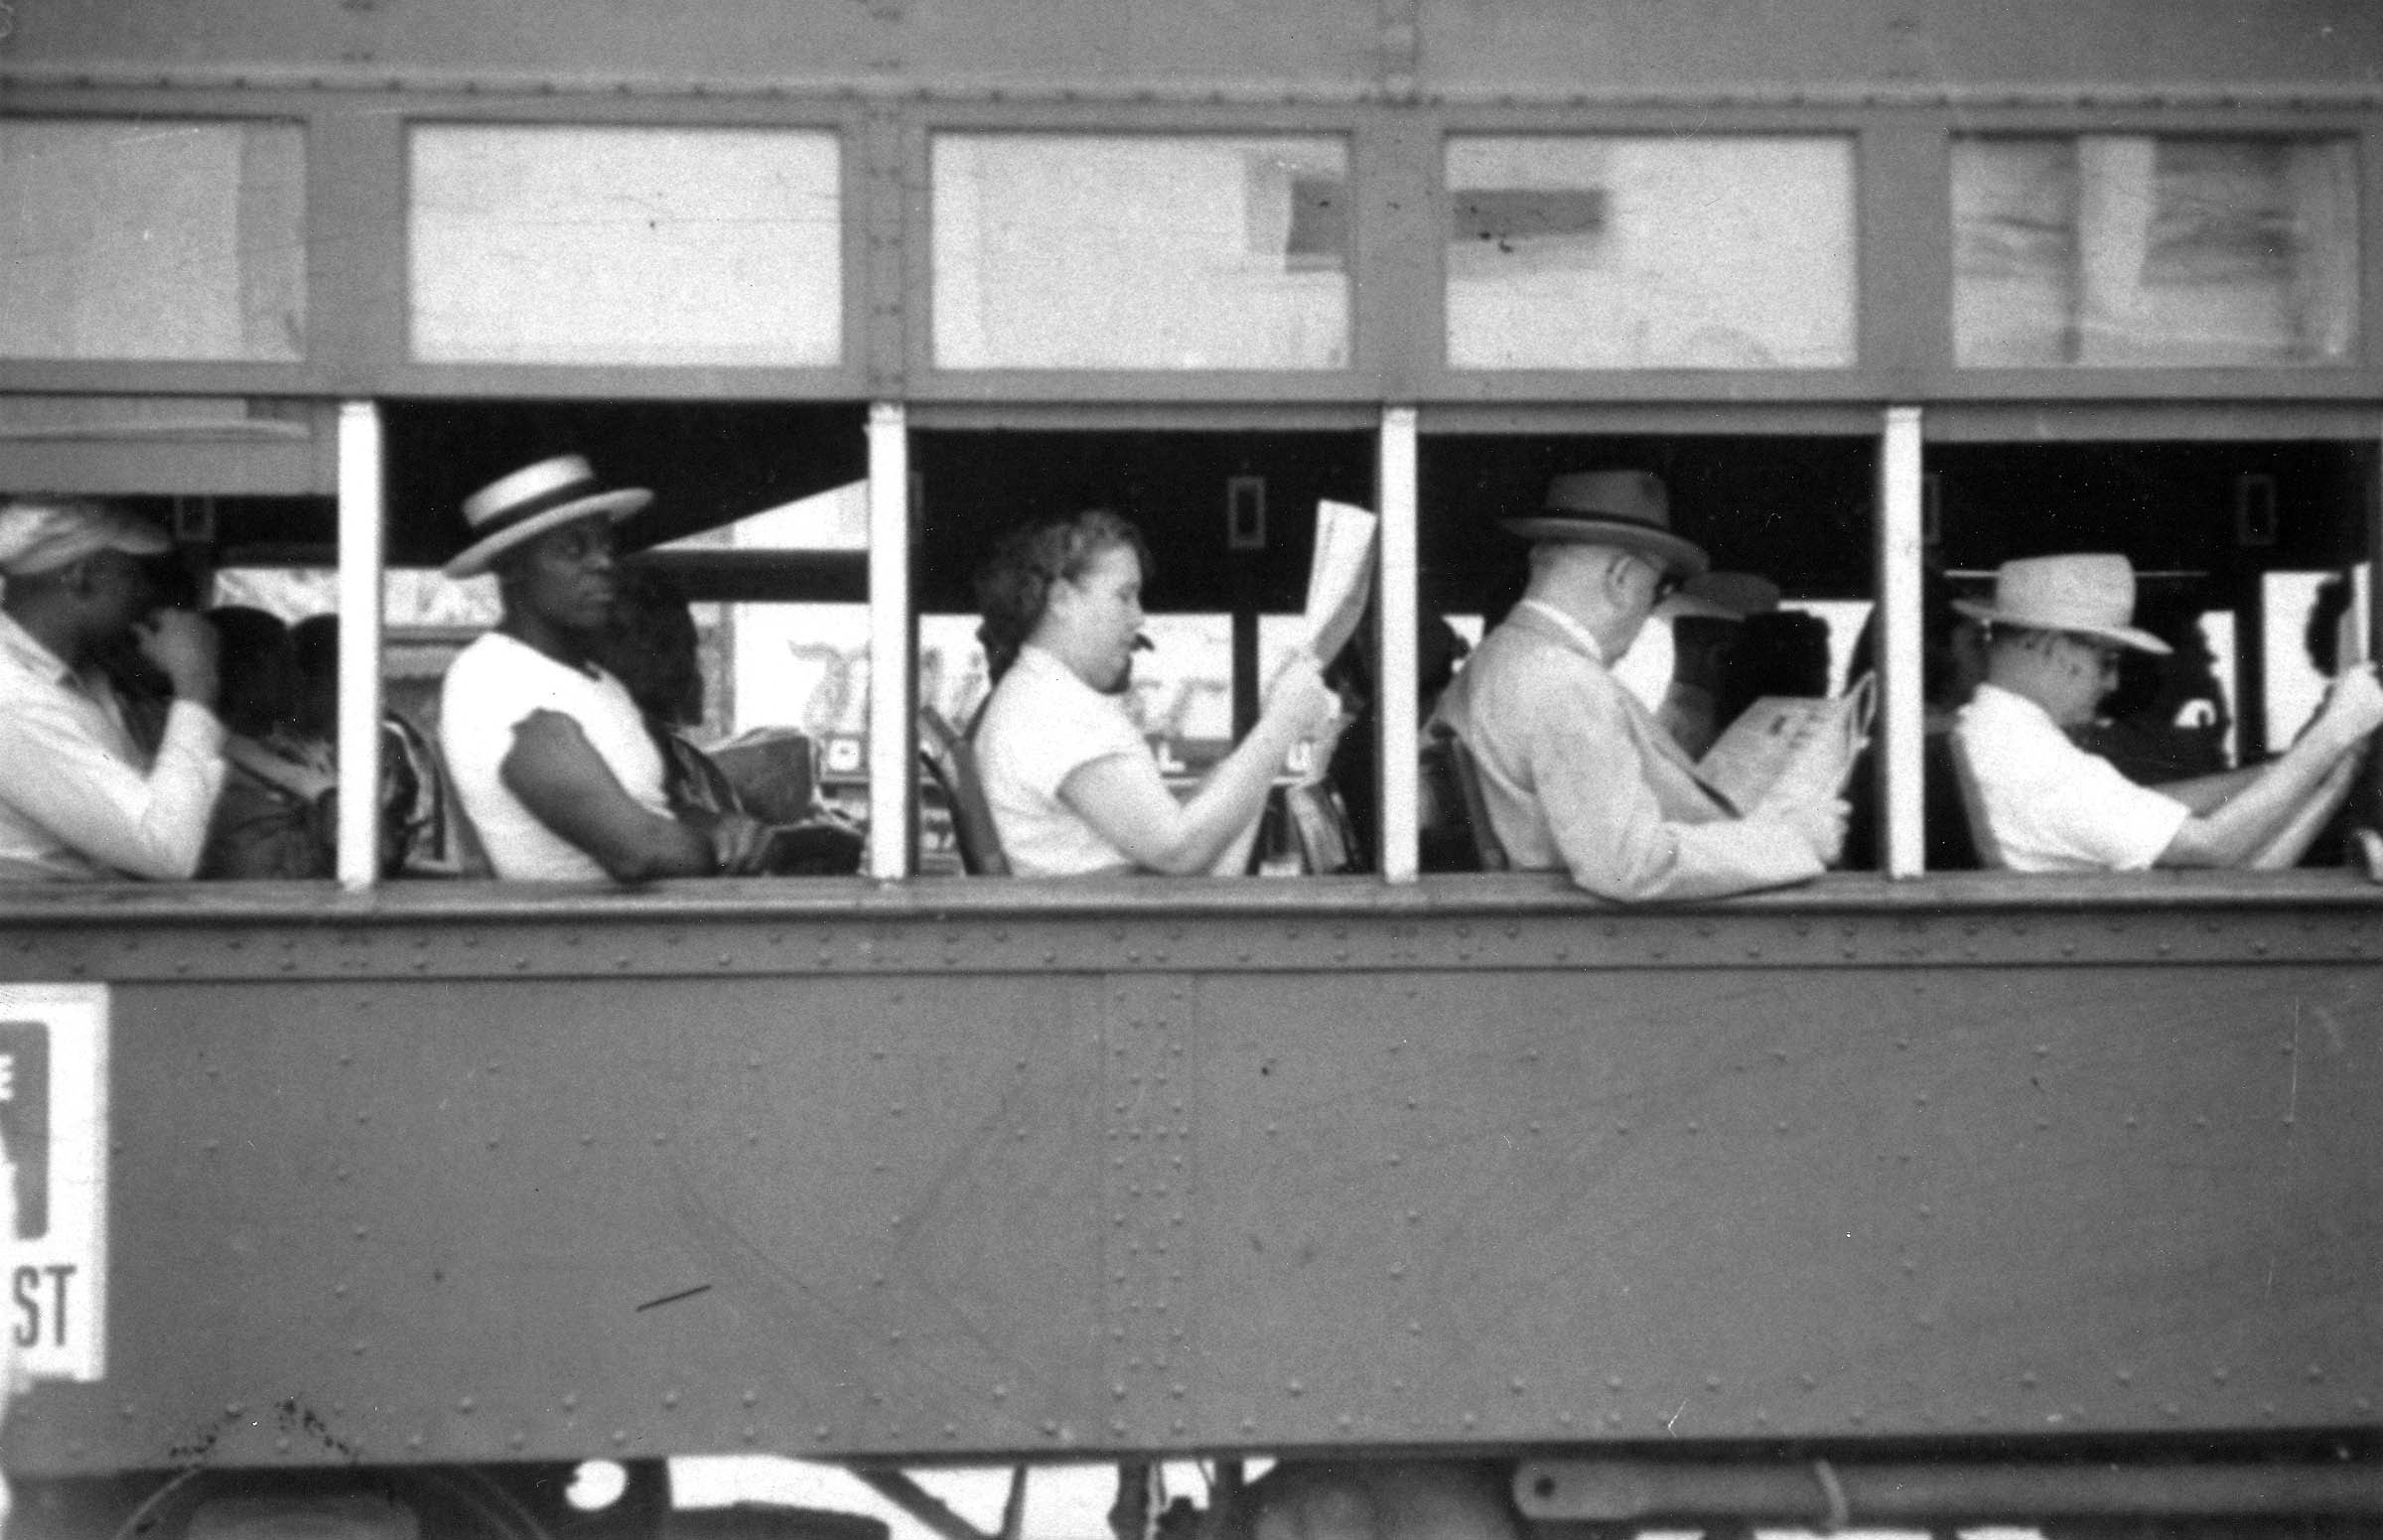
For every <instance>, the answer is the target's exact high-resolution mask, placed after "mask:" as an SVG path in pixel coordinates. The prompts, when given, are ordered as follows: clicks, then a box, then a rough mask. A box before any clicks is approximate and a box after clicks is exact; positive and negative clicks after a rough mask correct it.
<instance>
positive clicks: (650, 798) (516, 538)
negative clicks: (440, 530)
mask: <svg viewBox="0 0 2383 1540" xmlns="http://www.w3.org/2000/svg"><path fill="white" fill-rule="evenodd" d="M650 500H652V493H650V492H647V491H645V490H641V489H632V490H611V491H608V490H604V489H603V488H601V487H600V486H599V485H598V483H597V481H596V476H595V473H594V472H593V471H591V470H590V469H589V467H588V463H587V462H586V461H585V460H583V459H581V458H580V457H578V456H576V455H566V456H562V457H560V458H557V459H553V460H544V461H540V462H539V463H537V464H536V465H533V466H530V467H528V468H526V469H524V470H521V471H516V472H514V473H513V474H512V475H510V476H507V477H505V478H503V479H502V480H500V481H496V482H493V483H491V484H490V485H489V486H487V487H484V488H482V489H481V490H479V491H477V492H475V493H473V494H472V496H471V497H469V498H467V499H466V500H465V503H464V517H465V520H466V522H467V523H468V524H469V525H470V526H471V529H472V532H473V535H474V537H475V538H474V540H473V543H472V544H471V545H470V546H469V547H467V548H466V549H465V550H464V551H463V553H462V554H461V555H459V556H457V557H456V558H455V559H454V560H453V561H451V562H449V563H448V564H447V568H446V572H447V575H448V576H449V577H451V578H463V577H472V576H475V575H477V574H480V573H483V572H490V571H493V572H494V573H495V576H496V582H497V588H498V590H499V592H500V593H501V595H502V598H503V605H504V616H503V619H502V620H500V621H499V622H498V623H497V626H496V629H495V630H491V631H490V632H488V633H487V634H486V635H484V636H482V637H481V638H480V639H479V640H477V641H475V642H473V643H472V644H471V645H470V646H469V647H466V648H465V649H464V650H463V652H462V653H460V654H459V655H458V656H457V657H456V660H455V661H454V663H453V664H451V665H449V667H448V670H447V679H446V683H445V687H444V689H443V690H442V692H441V695H440V709H439V737H440V741H441V744H442V746H443V747H444V749H445V751H446V758H447V766H448V769H449V770H451V771H452V772H453V773H454V776H455V784H456V789H457V791H458V792H459V793H460V795H461V797H462V800H463V804H464V809H465V811H466V812H467V813H468V814H469V815H470V817H471V819H472V822H473V825H474V827H475V828H476V829H477V830H478V831H479V834H480V839H481V842H482V844H483V845H484V846H485V847H486V849H487V851H488V856H489V862H490V865H491V867H492V868H493V869H494V871H495V873H496V875H497V876H498V877H503V878H515V879H525V880H529V881H536V882H574V881H594V880H597V879H601V878H605V877H610V878H612V879H614V880H615V881H617V882H625V883H630V882H644V881H648V880H650V879H654V878H661V877H700V876H708V875H710V874H712V873H715V872H719V871H722V870H724V869H725V870H730V871H734V870H737V869H739V868H740V867H741V866H743V865H745V864H746V863H748V862H749V861H750V860H751V859H752V847H753V845H754V843H755V842H756V841H758V840H759V839H760V838H761V834H762V826H761V825H760V824H759V823H757V822H756V821H755V820H753V819H752V818H750V817H747V816H745V815H744V814H741V813H735V812H726V813H722V814H720V815H718V816H717V817H714V818H696V817H692V816H678V815H674V814H673V813H672V811H671V808H670V803H669V798H668V795H667V794H666V792H665V789H664V784H665V782H664V774H663V765H662V757H661V755H660V753H659V752H658V751H657V750H656V749H655V748H654V746H653V740H652V738H651V737H650V736H648V735H647V733H646V731H645V720H644V717H643V715H642V714H641V713H640V712H639V711H638V710H637V707H636V703H635V702H634V701H632V700H631V698H630V695H629V691H628V690H627V689H626V688H624V687H623V685H622V683H621V681H620V680H619V679H616V678H614V677H613V676H612V675H611V674H609V673H607V672H606V671H605V670H604V669H603V668H602V667H600V666H599V665H598V664H597V663H596V661H595V653H596V648H597V646H598V644H599V643H600V641H601V639H602V637H603V633H604V630H605V627H606V625H607V624H608V623H609V622H610V620H611V618H612V607H613V599H614V592H615V586H614V575H613V530H612V526H613V524H614V523H615V522H616V521H618V520H620V519H623V518H626V517H628V516H629V515H630V514H631V513H632V512H634V511H636V510H637V509H638V508H641V507H643V506H644V505H645V504H646V503H647V502H648V501H650Z"/></svg>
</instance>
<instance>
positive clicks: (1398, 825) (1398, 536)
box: [1374, 406, 1423, 883]
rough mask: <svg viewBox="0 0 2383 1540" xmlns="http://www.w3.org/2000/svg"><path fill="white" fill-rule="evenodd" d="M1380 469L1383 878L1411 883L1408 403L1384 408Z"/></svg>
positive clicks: (1412, 481)
mask: <svg viewBox="0 0 2383 1540" xmlns="http://www.w3.org/2000/svg"><path fill="white" fill-rule="evenodd" d="M1379 454H1380V457H1381V459H1380V471H1379V476H1378V485H1379V487H1380V494H1381V502H1382V506H1381V518H1382V526H1381V539H1382V549H1381V563H1380V569H1381V579H1380V585H1381V586H1380V588H1379V590H1378V591H1377V593H1378V597H1377V600H1376V603H1378V604H1379V606H1380V607H1381V625H1382V650H1381V667H1380V669H1379V670H1378V673H1379V675H1380V677H1378V678H1377V679H1375V681H1374V697H1375V699H1376V701H1377V702H1378V703H1379V704H1378V706H1377V708H1376V719H1377V720H1376V725H1377V727H1378V728H1379V730H1380V732H1381V735H1382V737H1381V744H1380V750H1381V753H1380V755H1379V765H1380V768H1381V777H1382V787H1381V790H1382V800H1381V809H1382V816H1381V820H1380V822H1381V841H1382V853H1381V862H1382V880H1383V881H1384V882H1391V883H1411V882H1413V881H1415V875H1416V870H1417V867H1418V864H1419V863H1418V859H1417V850H1418V845H1419V839H1418V834H1417V824H1418V822H1419V820H1420V818H1421V806H1422V802H1421V798H1420V796H1419V794H1418V785H1417V773H1416V761H1415V745H1416V743H1417V740H1418V737H1419V734H1420V731H1421V728H1422V725H1423V724H1422V722H1421V721H1420V720H1419V717H1420V715H1421V711H1420V707H1419V704H1418V702H1417V700H1416V698H1415V692H1416V683H1415V672H1416V668H1417V666H1418V665H1417V658H1416V647H1415V628H1416V616H1415V607H1416V602H1417V595H1416V589H1417V587H1418V582H1417V565H1416V520H1417V516H1418V513H1417V510H1418V507H1419V504H1420V492H1419V488H1418V476H1417V455H1416V413H1415V408H1414V407H1412V406H1391V407H1385V408H1383V410H1382V430H1381V443H1380V445H1379Z"/></svg>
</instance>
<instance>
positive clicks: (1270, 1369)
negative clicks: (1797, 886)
mask: <svg viewBox="0 0 2383 1540" xmlns="http://www.w3.org/2000/svg"><path fill="white" fill-rule="evenodd" d="M1918 886H1919V887H1921V888H1923V889H1932V892H1923V893H1921V894H1919V895H1918V896H1916V897H1915V896H1913V895H1912V894H1909V893H1906V892H1903V891H1901V890H1898V889H1891V888H1888V887H1886V886H1884V885H1878V884H1863V885H1845V886H1838V885H1824V886H1823V887H1822V888H1820V889H1816V890H1814V891H1812V892H1808V893H1805V894H1803V895H1800V896H1795V897H1792V898H1779V899H1767V900H1760V901H1752V902H1749V903H1744V904H1739V905H1732V906H1720V907H1711V908H1707V909H1703V910H1679V911H1669V912H1646V911H1639V912H1623V911H1618V910H1611V909H1606V908H1603V907H1599V906H1595V905H1593V904H1590V903H1589V902H1587V901H1585V900H1582V899H1580V898H1578V897H1577V896H1568V895H1566V894H1564V893H1563V892H1562V891H1561V889H1560V888H1557V887H1555V886H1553V885H1543V884H1537V883H1534V882H1529V881H1524V880H1519V879H1517V880H1512V881H1507V882H1485V883H1478V884H1473V883H1458V884H1450V885H1439V884H1430V883H1427V884H1423V885H1419V887H1418V888H1417V889H1416V890H1414V891H1410V892H1400V891H1394V890H1388V889H1381V888H1375V887H1372V886H1370V885H1348V886H1345V887H1342V886H1334V885H1329V884H1319V885H1315V886H1313V887H1310V886H1308V885H1280V884H1248V885H1231V884H1227V885H1215V886H1212V887H1203V886H1197V885H1175V884H1156V883H1153V884H1146V885H1141V886H1139V887H1135V886H1133V885H1117V886H1115V887H1110V888H1103V887H1101V886H1100V885H1091V886H1090V887H1089V888H1087V889H1086V890H1083V891H1075V892H1067V893H1060V892H1057V891H1055V890H1051V889H1044V888H1038V887H1037V886H1036V885H1031V884H982V883H980V884H975V885H956V884H955V885H946V886H943V887H936V886H934V885H928V884H912V885H903V886H900V887H895V888H888V889H882V890H881V889H876V888H873V887H871V886H870V885H865V884H856V885H852V886H850V887H845V886H843V885H835V884H825V885H818V886H816V887H813V886H812V885H787V887H789V888H793V889H797V890H799V891H798V892H796V893H793V894H791V895H789V894H788V893H787V892H786V891H785V889H782V888H781V889H780V890H778V891H776V892H770V891H767V890H764V889H762V888H759V887H757V888H756V889H754V890H750V891H745V892H736V891H733V889H732V885H718V886H716V887H713V888H708V889H702V890H694V889H689V890H675V889H674V890H669V891H666V892H663V893H659V894H655V895H651V896H643V897H636V896H629V897H607V898H604V899H595V898H591V897H588V896H572V895H560V894H554V895H532V894H525V893H512V894H507V893H503V892H499V891H486V892H481V893H469V892H466V891H464V890H462V889H461V888H458V889H456V890H452V891H442V892H441V893H439V894H436V895H428V896H414V895H410V894H409V895H399V896H394V897H389V896H384V897H382V898H380V899H377V900H374V901H372V902H370V903H363V904H357V903H350V902H349V901H347V900H345V899H333V898H329V897H328V896H321V897H319V898H318V900H317V902H314V903H313V904H311V905H306V906H301V905H297V904H292V903H288V902H285V901H283V900H279V899H272V898H269V897H267V896H264V895H262V894H256V895H251V896H249V897H247V898H246V899H244V900H238V901H234V900H230V899H218V900H217V902H218V903H220V904H222V905H225V906H228V907H227V908H210V907H208V906H207V905H205V904H201V903H199V902H197V901H196V900H195V899H194V898H193V897H192V896H190V895H188V894H181V893H169V892H163V891H161V892H158V893H155V894H148V893H144V894H129V893H126V894H116V895H110V896H105V897H103V898H97V899H88V900H82V901H70V900H65V899H59V898H55V897H50V896H44V897H41V898H28V899H26V900H23V901H21V902H16V903H13V904H12V905H11V906H10V913H9V916H8V918H9V923H8V925H7V928H6V930H5V933H4V939H0V974H4V975H5V976H7V977H10V978H22V979H38V978H52V979H66V978H70V977H78V978H98V979H105V980H107V981H109V982H111V983H112V984H113V985H114V988H115V999H116V1013H115V1020H116V1029H115V1031H116V1040H115V1043H114V1045H113V1052H112V1054H111V1061H112V1064H113V1070H112V1075H113V1084H112V1086H111V1093H112V1095H111V1099H112V1101H113V1104H114V1105H115V1106H116V1107H117V1108H118V1109H119V1111H118V1116H117V1125H116V1128H115V1130H114V1144H113V1149H112V1155H111V1160H112V1163H113V1181H112V1183H111V1191H112V1194H113V1199H112V1200H113V1203H114V1209H113V1213H112V1223H111V1243H112V1244H111V1249H112V1258H113V1260H112V1279H113V1287H114V1289H115V1295H114V1297H113V1299H112V1300H111V1312H110V1316H111V1320H112V1322H113V1323H114V1331H113V1340H112V1341H111V1342H110V1344H109V1359H110V1363H111V1376H112V1377H111V1380H110V1382H109V1383H108V1384H106V1385H104V1386H96V1387H66V1386H44V1387H42V1388H40V1389H39V1390H37V1392H36V1393H35V1394H34V1396H33V1397H32V1399H31V1400H30V1401H29V1402H28V1403H27V1406H26V1409H25V1414H24V1415H22V1416H20V1417H18V1418H15V1419H13V1420H12V1422H11V1424H10V1426H9V1429H8V1441H9V1442H8V1449H9V1455H10V1461H11V1465H12V1467H13V1468H15V1469H18V1470H27V1471H32V1470H42V1471H60V1470H100V1469H108V1468H117V1467H124V1466H134V1465H155V1464H160V1463H165V1464H172V1463H175V1462H177V1461H182V1460H202V1461H208V1462H214V1463H220V1464H234V1465H274V1464H323V1463H337V1462H345V1461H349V1460H364V1461H367V1462H377V1461H384V1460H385V1461H398V1462H404V1461H423V1462H453V1461H483V1460H503V1459H513V1458H520V1459H533V1458H534V1459H565V1458H573V1457H578V1456H587V1455H605V1454H619V1455H626V1456H651V1455H659V1454H668V1453H682V1452H684V1453H692V1452H736V1451H740V1450H758V1451H781V1452H786V1453H793V1454H809V1455H817V1456H822V1457H829V1458H840V1459H850V1458H881V1457H890V1456H900V1457H902V1458H905V1459H913V1460H915V1459H925V1460H933V1459H941V1458H952V1459H958V1458H965V1457H970V1456H977V1457H982V1456H986V1455H1000V1456H1008V1455H1019V1456H1025V1457H1030V1458H1040V1457H1072V1458H1083V1457H1092V1456H1098V1455H1101V1454H1105V1453H1109V1452H1113V1451H1117V1450H1132V1451H1201V1450H1219V1449H1234V1448H1252V1449H1282V1448H1297V1447H1340V1446H1346V1445H1352V1444H1355V1445H1364V1446H1370V1447H1389V1446H1402V1447H1427V1446H1428V1447H1440V1446H1445V1445H1451V1444H1457V1445H1463V1444H1474V1445H1479V1446H1482V1447H1490V1448H1501V1449H1503V1448H1513V1447H1516V1446H1522V1445H1529V1446H1532V1447H1546V1446H1549V1445H1564V1444H1573V1443H1578V1444H1582V1445H1592V1446H1603V1445H1607V1444H1611V1443H1614V1442H1630V1441H1637V1440H1645V1439H1663V1440H1667V1441H1670V1440H1699V1441H1708V1442H1712V1443H1715V1444H1719V1445H1731V1446H1735V1445H1738V1444H1741V1443H1743V1442H1745V1441H1748V1440H1767V1439H1794V1440H1797V1441H1807V1442H1816V1443H1834V1442H1837V1441H1855V1442H1861V1441H1866V1440H1888V1441H1894V1442H1897V1443H1898V1444H1901V1445H1907V1444H1909V1443H1910V1441H1915V1440H1916V1441H1957V1440H1961V1439H1968V1438H1980V1437H1989V1438H1993V1439H1997V1440H2008V1439H2011V1438H2017V1437H2027V1438H2038V1437H2050V1438H2062V1437H2079V1438H2096V1437H2128V1438H2141V1437H2145V1436H2159V1435H2163V1434H2170V1435H2173V1436H2175V1437H2177V1438H2179V1439H2195V1438H2197V1439H2205V1438H2207V1437H2210V1436H2212V1435H2216V1434H2225V1435H2232V1434H2236V1433H2248V1434H2253V1435H2257V1434H2261V1433H2268V1432H2272V1433H2275V1434H2279V1435H2281V1434H2287V1433H2293V1432H2296V1431H2300V1430H2307V1429H2311V1428H2345V1427H2371V1426H2373V1423H2374V1406H2375V1401H2376V1398H2377V1396H2378V1395H2383V1321H2379V1320H2378V1317H2377V1314H2376V1308H2375V1306H2374V1303H2373V1302H2374V1301H2375V1300H2376V1299H2378V1298H2383V1260H2379V1259H2383V1176H2379V1175H2378V1174H2379V1173H2383V1148H2378V1146H2379V1145H2383V1132H2379V1130H2383V1121H2379V1120H2377V1119H2376V1118H2375V1117H2374V1115H2373V1113H2374V1109H2375V1107H2376V1105H2377V1103H2378V1101H2379V1100H2383V991H2378V990H2377V988H2376V986H2375V985H2374V983H2373V978H2374V970H2373V967H2372V963H2371V960H2370V958H2369V956H2368V946H2369V943H2368V940H2367V936H2368V934H2369V933H2370V932H2371V929H2372V914H2373V910H2374V907H2375V901H2376V898H2377V897H2378V896H2377V895H2376V893H2375V891H2374V890H2372V889H2370V888H2367V887H2364V886H2361V885H2353V884H2349V883H2344V882H2340V881H2337V880H2335V881H2321V882H2320V881H2317V880H2314V879H2298V878H2295V879H2281V880H2279V881H2278V882H2277V883H2276V884H2274V885H2272V886H2267V887H2264V888H2261V889H2259V890H2258V894H2259V895H2260V896H2261V897H2263V898H2264V899H2265V900H2266V901H2267V902H2264V903H2255V902H2252V900H2251V899H2250V898H2248V897H2246V896H2245V895H2246V893H2249V892H2250V891H2251V890H2249V889H2247V888H2246V887H2245V886H2244V885H2241V884H2235V885H2231V886H2229V885H2224V884H2214V885H2207V884H2205V885H2192V884H2144V883H2136V884H2114V885H2103V886H2098V887H2097V886H2096V885H2091V884H2085V885H2078V886H2076V887H2069V886H2067V885H2062V887H2061V888H2060V891H2059V894H2058V896H2057V899H2056V901H2055V902H2056V903H2057V904H2058V905H2059V907H2058V908H2056V909H2047V908H2044V907H2042V905H2041V904H2040V903H2038V904H2037V905H2036V906H2035V907H2033V908H2030V907H2028V906H2027V905H2026V904H2025V903H2024V902H2023V901H2024V899H2025V898H2026V897H2027V893H2028V891H2029V890H2027V889H2026V888H2025V885H2014V884H2009V883H1996V882H1991V881H1983V880H1981V881H1979V882H1975V883H1970V884H1945V885H1918ZM2047 891H2048V890H2047V889H2045V888H2041V887H2038V888H2035V889H2033V893H2034V894H2036V895H2043V894H2046V893H2047ZM2154 906H2160V907H2154Z"/></svg>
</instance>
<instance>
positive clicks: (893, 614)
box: [868, 401, 917, 881]
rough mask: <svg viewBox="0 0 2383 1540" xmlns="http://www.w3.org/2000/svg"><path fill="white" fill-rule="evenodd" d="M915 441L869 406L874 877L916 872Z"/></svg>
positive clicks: (884, 412) (897, 409)
mask: <svg viewBox="0 0 2383 1540" xmlns="http://www.w3.org/2000/svg"><path fill="white" fill-rule="evenodd" d="M914 634H915V633H914V632H913V630H911V439H910V424H909V420H908V418H907V416H906V414H905V413H904V410H903V406H902V403H901V402H899V401H877V402H873V403H872V404H871V405H870V408H869V868H868V870H869V875H870V876H871V877H875V878H878V879H880V880H881V881H892V880H894V879H897V878H902V877H908V876H909V875H910V872H911V800H912V798H913V796H914V795H915V792H914V790H913V783H914V782H915V781H916V779H917V772H916V771H915V770H912V769H911V765H912V760H911V756H912V754H913V753H914V752H915V751H914V750H913V748H912V747H911V732H912V729H911V678H912V674H913V665H912V660H911V650H912V649H911V638H912V636H913V635H914Z"/></svg>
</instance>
